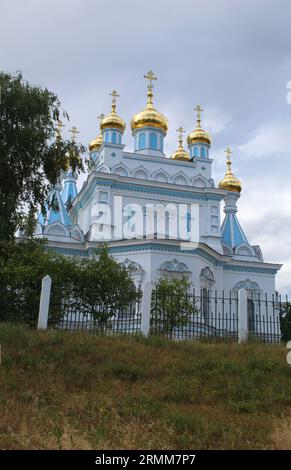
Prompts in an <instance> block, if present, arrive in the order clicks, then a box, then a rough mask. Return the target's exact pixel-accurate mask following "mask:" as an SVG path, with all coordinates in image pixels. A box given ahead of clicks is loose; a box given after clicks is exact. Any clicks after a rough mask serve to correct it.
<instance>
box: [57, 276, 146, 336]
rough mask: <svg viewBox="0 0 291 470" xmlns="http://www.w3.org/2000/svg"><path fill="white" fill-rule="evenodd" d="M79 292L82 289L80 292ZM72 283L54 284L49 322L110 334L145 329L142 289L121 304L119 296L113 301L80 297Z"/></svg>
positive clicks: (59, 326)
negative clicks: (134, 298) (142, 327)
mask: <svg viewBox="0 0 291 470" xmlns="http://www.w3.org/2000/svg"><path fill="white" fill-rule="evenodd" d="M78 294H79V292H78ZM78 294H77V293H76V292H75V290H74V288H73V287H72V286H69V285H67V286H65V285H62V286H59V285H52V292H51V298H50V308H49V324H50V325H51V326H53V327H54V328H56V329H59V330H70V331H80V330H82V331H87V332H90V333H101V334H106V335H114V334H134V333H140V330H141V298H142V296H141V291H140V289H138V291H137V292H136V297H137V299H136V300H133V301H131V302H129V304H128V305H126V306H120V305H119V300H118V298H116V299H110V302H109V301H108V302H107V303H106V302H96V303H95V302H94V301H93V300H91V299H90V298H89V299H88V300H87V302H86V301H85V302H84V299H83V301H80V298H79V297H78Z"/></svg>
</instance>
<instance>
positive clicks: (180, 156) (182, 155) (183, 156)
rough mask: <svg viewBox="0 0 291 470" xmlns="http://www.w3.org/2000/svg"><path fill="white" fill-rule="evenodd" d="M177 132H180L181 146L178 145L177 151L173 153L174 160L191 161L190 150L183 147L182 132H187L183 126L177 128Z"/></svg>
mask: <svg viewBox="0 0 291 470" xmlns="http://www.w3.org/2000/svg"><path fill="white" fill-rule="evenodd" d="M177 132H179V146H178V148H177V150H176V152H174V153H173V155H172V157H171V158H172V159H173V160H184V161H190V155H189V153H188V152H186V150H185V149H184V147H183V137H182V133H183V132H185V131H184V129H183V127H181V126H180V127H179V129H177Z"/></svg>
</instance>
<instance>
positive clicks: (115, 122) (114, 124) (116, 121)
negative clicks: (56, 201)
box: [100, 90, 126, 134]
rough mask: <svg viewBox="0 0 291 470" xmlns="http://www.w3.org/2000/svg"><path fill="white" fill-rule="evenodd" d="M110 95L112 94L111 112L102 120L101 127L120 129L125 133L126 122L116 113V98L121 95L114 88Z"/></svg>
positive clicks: (102, 128)
mask: <svg viewBox="0 0 291 470" xmlns="http://www.w3.org/2000/svg"><path fill="white" fill-rule="evenodd" d="M110 96H112V105H111V106H112V109H111V113H110V114H108V115H107V116H105V117H104V118H103V119H102V121H101V122H100V129H101V130H102V131H103V130H105V129H119V130H120V131H121V132H122V134H123V132H124V131H125V128H126V124H125V122H124V120H123V119H122V118H121V117H120V116H118V115H117V114H116V98H117V97H118V96H119V95H118V93H117V91H115V90H113V91H112V92H111V93H110Z"/></svg>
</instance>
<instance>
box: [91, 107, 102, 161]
mask: <svg viewBox="0 0 291 470" xmlns="http://www.w3.org/2000/svg"><path fill="white" fill-rule="evenodd" d="M98 119H99V120H100V124H99V127H100V130H101V122H102V120H103V119H104V114H103V113H102V114H100V115H99V116H98ZM102 144H103V136H102V134H101V133H100V134H99V135H97V137H95V139H93V140H91V142H90V143H89V146H88V147H89V151H90V152H96V151H97V150H99V149H100V147H101V145H102Z"/></svg>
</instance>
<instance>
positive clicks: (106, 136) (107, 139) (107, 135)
mask: <svg viewBox="0 0 291 470" xmlns="http://www.w3.org/2000/svg"><path fill="white" fill-rule="evenodd" d="M105 142H109V132H105Z"/></svg>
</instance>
